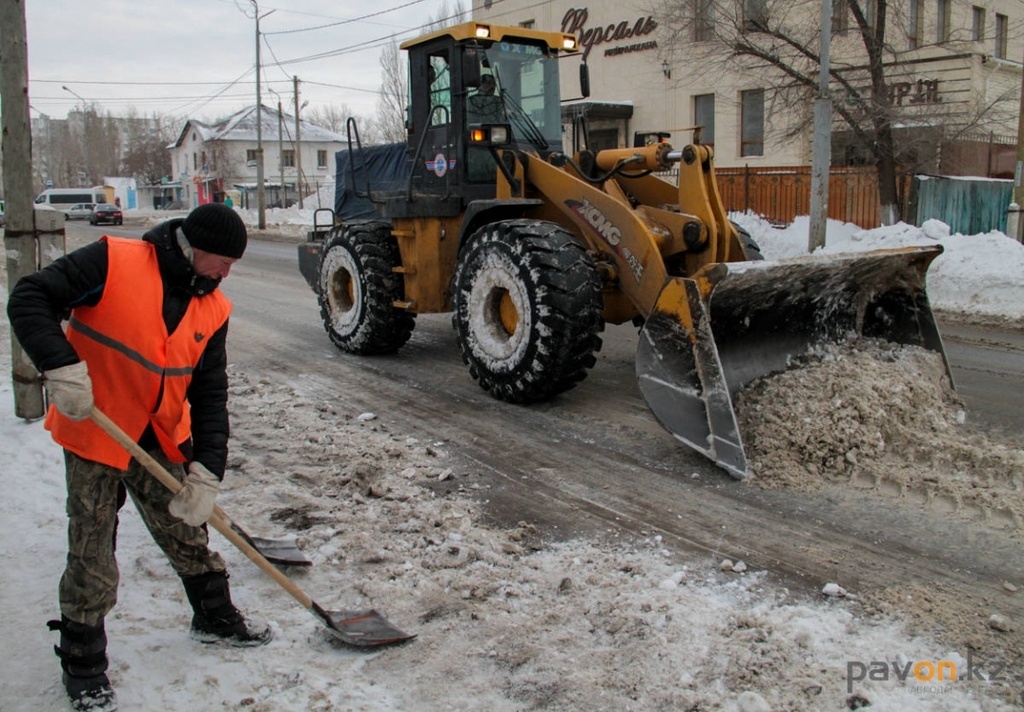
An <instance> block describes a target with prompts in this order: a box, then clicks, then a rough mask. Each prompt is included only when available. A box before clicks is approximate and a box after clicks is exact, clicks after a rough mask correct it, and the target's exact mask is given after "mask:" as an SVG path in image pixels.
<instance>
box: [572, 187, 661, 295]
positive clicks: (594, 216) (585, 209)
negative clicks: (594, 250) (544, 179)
mask: <svg viewBox="0 0 1024 712" xmlns="http://www.w3.org/2000/svg"><path fill="white" fill-rule="evenodd" d="M565 204H566V205H568V206H569V209H570V210H572V211H573V212H574V213H576V214H577V215H578V216H580V218H581V219H582V220H583V221H584V222H585V223H586V224H587V226H588V227H590V228H591V230H593V231H594V233H596V234H597V236H598V237H600V238H601V239H602V240H604V241H605V242H607V243H608V245H609V246H610V247H611V248H612V249H613V250H615V254H617V255H618V256H619V257H620V258H622V261H623V262H625V263H626V264H627V265H629V269H630V271H631V272H632V273H633V277H635V278H636V281H637V282H639V281H640V278H641V277H643V274H644V266H643V265H642V264H640V260H638V259H637V258H636V255H634V254H633V252H632V251H631V250H630V249H629V248H628V247H623V245H622V244H621V243H622V231H621V230H620V229H619V228H618V226H616V225H615V223H613V222H612V221H611V220H609V219H608V217H607V216H606V215H605V214H604V213H602V212H601V210H600V209H599V208H598V207H597V206H595V205H593V204H591V203H590V201H588V200H587V199H586V198H584V199H583V200H582V201H579V200H572V199H569V200H566V201H565Z"/></svg>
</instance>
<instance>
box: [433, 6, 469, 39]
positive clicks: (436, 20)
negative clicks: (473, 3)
mask: <svg viewBox="0 0 1024 712" xmlns="http://www.w3.org/2000/svg"><path fill="white" fill-rule="evenodd" d="M468 19H469V13H468V12H467V11H466V6H465V5H463V4H462V3H461V2H460V0H452V2H448V0H441V5H440V7H438V8H437V14H435V15H434V16H433V17H431V18H430V19H429V20H427V24H426V25H424V26H423V31H424V32H433V31H434V30H440V29H441V28H443V27H450V26H451V25H458V24H460V23H462V22H466V21H467V20H468Z"/></svg>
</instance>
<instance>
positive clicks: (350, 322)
mask: <svg viewBox="0 0 1024 712" xmlns="http://www.w3.org/2000/svg"><path fill="white" fill-rule="evenodd" d="M399 264H400V257H399V253H398V243H397V242H396V241H395V238H394V236H392V234H391V226H390V225H389V224H388V223H384V222H355V223H347V224H345V225H340V226H338V227H336V228H334V229H333V230H331V232H330V233H329V234H328V235H327V238H326V240H325V241H324V248H323V252H321V254H320V285H319V286H320V291H319V297H318V298H319V301H320V316H321V317H322V318H323V321H324V329H326V330H327V335H328V336H329V337H330V339H331V341H332V342H333V343H334V345H335V346H337V347H338V348H339V349H341V350H342V351H347V352H348V353H353V354H362V355H368V356H369V355H379V354H390V353H394V352H396V351H398V349H400V348H402V346H404V345H405V343H406V342H407V341H408V340H409V337H410V336H412V330H413V327H415V325H416V320H415V315H414V314H412V313H411V312H408V311H406V310H404V309H400V308H397V307H395V306H394V303H395V302H396V301H401V300H402V299H403V286H402V277H401V275H399V274H398V273H396V272H395V271H394V268H395V267H397V266H399Z"/></svg>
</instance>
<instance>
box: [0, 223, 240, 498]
mask: <svg viewBox="0 0 1024 712" xmlns="http://www.w3.org/2000/svg"><path fill="white" fill-rule="evenodd" d="M182 222H183V220H182V219H174V220H169V221H167V222H164V223H161V224H160V225H157V226H156V227H155V228H153V229H152V230H150V231H149V232H147V233H146V234H145V235H144V236H143V238H142V239H143V240H145V241H147V242H151V243H153V244H154V245H156V247H157V250H156V254H157V262H158V264H159V267H160V276H161V278H162V280H163V285H164V302H163V319H164V323H165V324H166V325H167V331H168V333H172V332H173V331H174V330H175V329H176V328H177V326H178V324H179V323H180V322H181V319H182V317H183V316H184V315H185V310H186V309H187V308H188V305H189V302H190V301H191V300H192V299H193V298H194V297H198V296H202V295H203V294H208V293H209V292H211V291H212V290H214V289H216V288H217V285H218V283H219V280H210V279H207V278H204V277H200V276H198V275H196V274H195V272H194V271H193V270H192V265H191V264H190V263H189V261H188V260H187V259H186V258H185V256H184V255H183V254H182V252H181V249H180V248H179V247H178V243H177V236H176V232H177V230H178V228H179V227H180V226H181V223H182ZM106 281H107V243H106V242H105V241H102V242H93V243H91V244H88V245H86V246H85V247H82V248H79V249H77V250H75V251H74V252H71V253H69V254H67V255H65V256H64V257H61V258H59V259H57V260H56V261H54V262H53V264H51V265H49V266H47V267H45V268H44V269H41V270H39V271H38V272H35V273H33V274H30V275H27V276H25V277H23V278H22V279H20V280H18V283H17V284H16V285H15V287H14V290H13V291H12V292H11V294H10V296H9V298H8V301H7V317H8V319H9V320H10V322H11V328H12V329H14V334H15V335H16V336H17V337H18V342H19V343H20V344H21V347H22V349H24V351H25V354H26V355H27V356H28V357H29V358H30V359H31V360H32V363H33V364H35V367H36V368H37V369H39V371H41V372H45V371H48V370H50V369H54V368H60V367H61V366H68V365H70V364H73V363H77V362H78V361H79V360H80V359H79V358H78V354H77V353H75V350H74V347H72V346H71V344H70V343H69V342H68V340H67V338H66V337H65V336H64V330H63V328H62V326H61V322H62V321H63V320H65V319H67V318H68V317H69V316H70V313H71V310H72V309H73V308H74V307H77V306H94V305H96V304H97V303H99V300H100V297H102V296H103V287H104V285H105V284H106ZM154 316H155V315H154ZM227 332H228V325H227V323H225V324H224V326H223V327H221V328H220V329H219V330H218V331H217V333H215V334H214V335H213V336H212V337H211V338H210V341H209V343H208V344H207V346H206V350H205V351H204V352H203V355H202V357H201V358H200V360H199V363H198V364H197V365H196V367H195V370H194V372H193V374H192V382H191V384H190V385H189V388H188V394H187V398H188V402H189V405H190V406H191V414H192V440H191V442H190V443H186V444H185V445H184V446H183V447H182V454H183V455H184V456H185V458H186V459H187V460H196V461H198V462H200V463H202V464H203V465H204V466H205V467H206V468H207V469H208V470H210V472H212V473H214V474H215V475H217V477H220V478H223V476H224V467H225V464H226V462H227V448H228V434H229V428H228V410H227V399H228V398H227V386H228V378H227V352H226V350H225V346H226V342H227ZM139 444H140V445H141V446H142V447H144V448H146V449H153V448H155V447H157V441H156V437H155V435H154V434H153V432H152V430H151V429H148V428H147V430H146V432H145V433H144V434H143V436H142V438H141V439H140V440H139Z"/></svg>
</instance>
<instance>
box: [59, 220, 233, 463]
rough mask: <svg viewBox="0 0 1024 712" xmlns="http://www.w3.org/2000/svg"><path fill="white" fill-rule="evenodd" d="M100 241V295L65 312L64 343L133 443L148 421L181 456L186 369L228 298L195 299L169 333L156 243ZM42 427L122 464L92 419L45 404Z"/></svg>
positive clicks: (227, 309) (218, 322) (122, 453)
mask: <svg viewBox="0 0 1024 712" xmlns="http://www.w3.org/2000/svg"><path fill="white" fill-rule="evenodd" d="M101 239H102V240H106V241H107V264H108V266H107V281H106V284H105V285H104V287H103V296H102V297H101V298H100V301H99V303H98V304H97V305H96V306H94V307H77V308H75V309H73V310H72V311H71V320H70V322H69V323H68V329H67V337H68V341H70V342H71V345H72V346H74V347H75V351H77V352H78V356H79V358H80V359H82V360H83V361H85V362H86V363H87V364H88V366H89V376H90V378H91V379H92V388H93V397H94V399H95V402H96V406H97V407H98V408H99V409H100V410H101V411H103V412H104V413H106V414H107V415H108V416H109V417H110V418H111V419H112V420H113V421H114V422H115V423H117V424H118V425H119V426H120V427H121V429H122V430H124V431H125V432H126V433H127V434H128V435H129V437H131V438H132V440H134V441H135V442H138V441H139V438H141V437H142V434H143V433H144V432H145V430H146V426H147V425H152V426H153V430H154V432H155V433H156V437H157V440H158V441H159V443H160V448H161V449H162V450H163V452H164V454H165V455H167V457H168V458H169V459H170V460H171V461H172V462H184V461H185V458H184V456H183V455H182V454H181V450H180V449H179V446H180V445H181V444H182V443H184V442H186V441H187V440H188V439H189V437H191V432H192V418H191V415H190V413H189V408H188V406H187V404H186V393H187V389H188V385H189V383H190V382H191V380H192V371H193V369H194V368H195V366H196V364H198V363H199V359H200V357H201V356H202V354H203V351H204V350H205V349H206V344H207V342H209V340H210V337H211V336H212V335H213V334H214V333H215V332H216V331H217V330H218V329H219V328H221V327H222V326H223V325H224V323H225V322H226V321H227V319H228V316H229V315H230V314H231V302H230V301H228V298H227V297H225V296H224V295H223V294H221V292H220V290H214V291H213V292H211V293H210V294H206V295H203V296H201V297H193V298H192V299H191V301H190V302H189V305H188V309H187V310H186V311H185V316H184V317H183V318H182V320H181V323H180V324H179V325H178V328H177V329H175V331H174V333H173V334H168V333H167V325H166V324H165V323H164V320H163V298H164V289H163V280H161V278H160V269H159V266H158V265H157V257H156V246H155V245H153V244H151V243H148V242H144V241H142V240H130V239H126V238H120V237H110V236H104V237H102V238H101ZM46 429H47V430H49V431H50V432H51V434H52V435H53V439H54V440H55V441H57V443H58V444H60V445H61V446H62V447H64V448H66V449H68V450H70V451H71V452H73V453H75V454H76V455H78V456H80V457H83V458H85V459H87V460H92V461H94V462H100V463H102V464H104V465H108V466H111V467H116V468H118V469H121V470H125V469H127V468H128V463H129V461H130V460H131V456H130V455H129V454H128V452H127V451H126V450H125V449H124V447H122V446H121V445H120V444H119V443H118V442H117V441H116V440H114V439H113V438H111V437H110V436H109V435H107V434H106V433H105V432H103V431H102V430H101V429H100V428H99V426H97V425H96V424H95V423H94V422H93V421H92V420H91V419H86V420H80V421H74V420H71V419H69V418H67V417H65V416H63V415H61V414H60V413H58V412H57V409H56V408H54V407H53V406H50V410H49V412H48V413H47V415H46Z"/></svg>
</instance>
